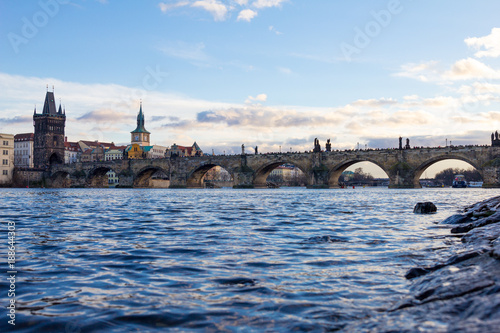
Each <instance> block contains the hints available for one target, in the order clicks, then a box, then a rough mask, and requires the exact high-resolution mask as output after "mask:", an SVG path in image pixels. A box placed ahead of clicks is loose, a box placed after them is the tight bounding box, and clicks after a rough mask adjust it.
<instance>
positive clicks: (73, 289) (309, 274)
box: [0, 189, 498, 332]
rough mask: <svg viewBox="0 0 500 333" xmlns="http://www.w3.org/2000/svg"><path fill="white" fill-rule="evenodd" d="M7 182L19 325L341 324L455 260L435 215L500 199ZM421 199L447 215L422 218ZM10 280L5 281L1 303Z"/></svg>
mask: <svg viewBox="0 0 500 333" xmlns="http://www.w3.org/2000/svg"><path fill="white" fill-rule="evenodd" d="M2 191H3V194H4V202H3V204H4V205H3V208H2V215H3V217H4V219H3V222H2V227H3V229H4V230H6V223H7V222H9V221H14V222H16V229H17V230H16V232H17V239H16V241H17V248H18V250H17V253H16V255H17V262H16V266H17V269H18V271H19V273H18V277H17V282H16V283H17V286H18V291H17V292H16V296H17V314H16V316H17V317H16V331H19V332H34V331H36V332H55V331H60V332H128V331H130V332H132V331H134V332H136V331H141V330H143V331H146V332H150V331H165V330H172V331H196V332H202V331H203V332H205V331H214V332H215V331H222V332H224V331H227V332H234V331H241V330H243V331H255V332H261V331H283V332H288V331H319V332H323V331H329V330H342V328H343V327H344V326H345V325H346V324H347V323H349V322H351V321H354V320H357V319H359V318H365V317H367V316H370V315H371V314H373V313H376V312H377V311H380V310H381V309H382V308H387V307H389V306H390V304H391V303H394V302H396V301H397V300H399V299H400V298H401V297H403V296H404V295H405V293H406V292H407V281H406V280H405V279H404V273H405V272H406V271H407V270H408V269H409V268H411V267H412V266H414V265H415V263H417V262H418V264H419V265H423V266H425V265H426V263H427V262H429V263H431V262H433V261H436V260H439V259H440V258H443V257H446V256H447V253H448V248H449V246H450V245H453V244H456V243H457V242H459V240H458V239H455V238H450V237H445V235H447V234H448V229H446V228H442V227H439V226H436V224H435V223H436V222H439V221H440V220H444V219H445V218H446V217H448V216H449V215H452V214H454V213H455V212H456V211H457V209H459V208H461V207H463V206H465V205H467V204H471V203H474V202H477V201H478V200H481V199H485V198H489V197H491V196H493V195H496V194H498V191H496V190H490V191H486V190H482V189H474V190H464V191H457V190H455V189H436V190H421V191H415V190H388V189H359V190H317V191H315V190H309V191H308V190H304V189H278V190H272V191H266V190H248V191H247V190H225V189H220V190H206V191H205V190H134V189H95V190H91V189H60V190H59V189H54V190H52V189H3V190H2ZM418 201H433V202H434V203H436V205H437V206H438V212H437V214H434V215H432V216H424V215H414V214H413V206H414V205H415V203H416V202H418ZM19 202H22V203H23V204H22V205H20V204H19ZM429 249H430V250H429ZM7 289H8V283H7V281H0V290H3V291H4V292H2V293H1V295H2V296H0V297H1V300H2V302H3V303H2V304H7V303H6V302H7V301H8V300H7V298H6V292H5V291H6V290H7ZM6 325H7V323H6V321H5V320H2V321H0V331H6V329H7V328H8V327H7V326H6Z"/></svg>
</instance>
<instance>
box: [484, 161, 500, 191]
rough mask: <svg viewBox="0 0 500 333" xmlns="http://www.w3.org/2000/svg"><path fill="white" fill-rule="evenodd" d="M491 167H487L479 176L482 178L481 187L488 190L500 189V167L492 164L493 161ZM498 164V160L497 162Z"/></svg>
mask: <svg viewBox="0 0 500 333" xmlns="http://www.w3.org/2000/svg"><path fill="white" fill-rule="evenodd" d="M492 162H493V163H491V164H492V165H487V166H486V167H484V168H483V170H482V173H481V176H482V177H483V187H488V188H499V187H500V165H499V166H496V165H494V164H500V163H495V160H493V161H492ZM498 162H500V160H499V161H498Z"/></svg>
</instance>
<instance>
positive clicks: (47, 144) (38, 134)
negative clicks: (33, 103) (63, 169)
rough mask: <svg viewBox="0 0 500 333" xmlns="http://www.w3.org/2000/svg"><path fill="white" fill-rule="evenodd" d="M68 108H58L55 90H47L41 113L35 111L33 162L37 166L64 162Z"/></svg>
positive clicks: (43, 166)
mask: <svg viewBox="0 0 500 333" xmlns="http://www.w3.org/2000/svg"><path fill="white" fill-rule="evenodd" d="M52 90H53V89H52ZM65 123H66V110H64V111H63V110H62V108H61V104H59V110H56V103H55V101H54V91H52V92H50V91H47V95H45V103H44V104H43V111H42V113H41V114H38V113H36V108H35V111H34V112H33V126H34V127H35V138H34V147H33V164H34V167H35V168H45V167H48V166H50V165H51V164H55V163H59V164H62V163H64V126H65Z"/></svg>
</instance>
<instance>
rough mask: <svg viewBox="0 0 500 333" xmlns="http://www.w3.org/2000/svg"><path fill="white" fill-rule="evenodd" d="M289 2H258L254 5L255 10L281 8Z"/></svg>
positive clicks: (279, 0)
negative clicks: (284, 3)
mask: <svg viewBox="0 0 500 333" xmlns="http://www.w3.org/2000/svg"><path fill="white" fill-rule="evenodd" d="M285 1H287V0H256V1H254V2H253V3H252V6H254V7H255V8H269V7H279V6H281V4H282V3H283V2H285Z"/></svg>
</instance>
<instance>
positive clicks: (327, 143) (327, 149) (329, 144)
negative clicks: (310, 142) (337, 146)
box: [325, 139, 332, 151]
mask: <svg viewBox="0 0 500 333" xmlns="http://www.w3.org/2000/svg"><path fill="white" fill-rule="evenodd" d="M325 147H326V151H332V144H331V143H330V139H328V140H326V145H325Z"/></svg>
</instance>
